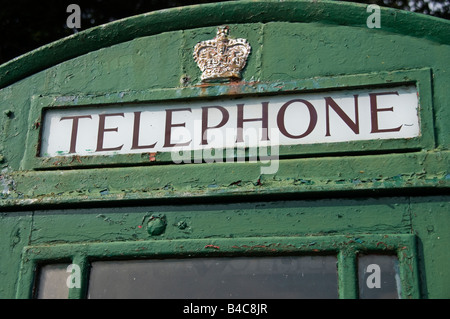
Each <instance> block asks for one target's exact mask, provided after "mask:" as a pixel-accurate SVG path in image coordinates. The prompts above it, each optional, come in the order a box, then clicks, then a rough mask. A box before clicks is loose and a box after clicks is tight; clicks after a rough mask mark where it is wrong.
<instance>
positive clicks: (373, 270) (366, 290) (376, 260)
mask: <svg viewBox="0 0 450 319" xmlns="http://www.w3.org/2000/svg"><path fill="white" fill-rule="evenodd" d="M358 278H359V297H360V298H361V299H399V298H400V276H399V265H398V258H397V256H393V255H375V254H373V255H361V256H359V258H358Z"/></svg>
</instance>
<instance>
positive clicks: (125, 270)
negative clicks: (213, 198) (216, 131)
mask: <svg viewBox="0 0 450 319" xmlns="http://www.w3.org/2000/svg"><path fill="white" fill-rule="evenodd" d="M91 266H92V268H91V274H90V280H89V298H161V299H162V298H180V299H182V298H183V299H185V298H214V299H225V298H337V297H338V289H337V267H336V257H335V256H313V257H311V256H301V257H221V258H189V259H163V260H133V261H99V262H93V263H92V265H91Z"/></svg>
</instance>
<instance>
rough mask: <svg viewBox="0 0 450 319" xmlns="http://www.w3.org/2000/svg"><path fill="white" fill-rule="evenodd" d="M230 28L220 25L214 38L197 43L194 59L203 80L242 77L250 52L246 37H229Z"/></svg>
mask: <svg viewBox="0 0 450 319" xmlns="http://www.w3.org/2000/svg"><path fill="white" fill-rule="evenodd" d="M228 33H229V28H228V27H227V26H225V27H219V28H218V30H217V35H216V37H215V38H214V39H212V40H207V41H202V42H199V43H197V45H196V46H195V48H194V60H195V62H197V64H198V66H199V68H200V70H201V71H202V72H203V73H202V77H201V79H202V81H204V82H208V81H215V80H218V81H220V80H229V79H240V78H241V71H242V69H243V68H244V67H245V64H246V63H247V57H248V55H249V54H250V50H251V47H250V44H248V42H247V40H246V39H230V38H228Z"/></svg>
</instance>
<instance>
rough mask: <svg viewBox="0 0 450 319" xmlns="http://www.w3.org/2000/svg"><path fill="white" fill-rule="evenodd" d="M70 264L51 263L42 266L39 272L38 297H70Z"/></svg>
mask: <svg viewBox="0 0 450 319" xmlns="http://www.w3.org/2000/svg"><path fill="white" fill-rule="evenodd" d="M68 266H69V264H51V265H45V266H42V267H41V269H40V273H39V281H38V286H37V298H38V299H67V298H68V297H69V287H68V286H67V283H66V282H67V278H68V277H69V276H70V273H68V272H67V267H68Z"/></svg>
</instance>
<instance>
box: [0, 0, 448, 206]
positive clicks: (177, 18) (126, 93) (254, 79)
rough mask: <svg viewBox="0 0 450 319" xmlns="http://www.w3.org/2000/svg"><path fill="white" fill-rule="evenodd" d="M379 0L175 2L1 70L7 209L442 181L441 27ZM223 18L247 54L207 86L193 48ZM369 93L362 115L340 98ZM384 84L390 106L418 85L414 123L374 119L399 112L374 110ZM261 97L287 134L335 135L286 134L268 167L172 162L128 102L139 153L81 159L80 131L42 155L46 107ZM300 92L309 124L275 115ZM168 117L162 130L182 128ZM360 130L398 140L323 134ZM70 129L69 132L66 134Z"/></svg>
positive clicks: (438, 184) (442, 184) (414, 188)
mask: <svg viewBox="0 0 450 319" xmlns="http://www.w3.org/2000/svg"><path fill="white" fill-rule="evenodd" d="M377 8H379V7H376V8H374V7H369V6H368V5H366V4H355V3H348V2H340V1H230V2H222V3H211V4H203V5H194V6H186V7H179V8H173V9H167V10H161V11H156V12H150V13H146V14H141V15H138V16H133V17H129V18H126V19H121V20H118V21H115V22H111V23H108V24H105V25H101V26H98V27H95V28H92V29H88V30H85V31H82V32H79V33H77V34H74V35H72V36H69V37H67V38H64V39H62V40H59V41H56V42H53V43H51V44H48V45H45V46H43V47H41V48H39V49H36V50H34V51H31V52H29V53H27V54H24V55H22V56H20V57H17V58H15V59H13V60H11V61H9V62H7V63H5V64H3V65H1V66H0V101H2V103H1V105H2V113H1V118H0V123H1V124H2V126H1V128H2V136H1V137H0V143H1V144H0V161H1V164H0V165H1V166H2V173H1V184H2V188H1V190H2V194H1V199H0V203H1V206H10V207H13V206H14V207H29V206H30V205H40V204H43V205H51V204H55V203H58V204H64V203H66V204H71V203H80V202H86V203H95V202H97V203H98V202H105V201H108V202H114V201H122V200H130V201H133V200H136V201H140V200H143V199H171V198H184V199H186V200H187V199H190V198H199V197H205V198H206V197H207V198H216V197H223V196H228V195H233V196H235V195H236V196H238V197H239V196H253V195H257V196H269V195H271V194H275V193H276V194H277V195H279V194H286V195H292V194H296V195H295V196H298V194H302V195H304V196H312V195H313V194H314V196H316V195H317V194H327V195H326V196H330V194H333V193H336V194H342V192H347V191H361V192H370V193H371V194H372V193H373V192H374V191H380V192H388V193H389V192H390V191H391V190H392V189H398V190H399V191H400V192H402V191H403V192H406V191H408V192H418V193H421V194H423V192H424V191H425V190H429V191H433V192H440V191H444V190H448V187H449V183H450V173H449V171H448V160H449V152H448V148H449V146H450V134H449V133H450V132H449V131H450V126H449V125H448V122H449V120H450V107H449V102H448V101H449V99H448V97H447V94H448V92H449V91H450V87H449V82H448V79H449V70H448V61H449V60H450V46H449V44H450V37H449V34H450V22H449V21H446V20H443V19H438V18H435V17H430V16H425V15H422V14H416V13H411V12H406V11H400V10H395V9H389V8H383V7H381V8H379V9H380V10H379V11H377V10H378V9H377ZM378 13H379V15H378ZM371 15H375V16H372V17H371ZM373 19H375V20H373ZM374 21H376V22H377V23H378V24H377V23H375V24H374V23H373V22H374ZM224 26H227V27H228V32H229V37H230V39H240V41H244V42H245V43H248V44H249V46H250V47H251V50H250V51H249V52H247V53H249V55H248V59H247V60H246V62H245V63H244V64H245V66H244V67H243V69H242V73H241V77H240V78H231V79H230V80H229V81H227V80H225V81H204V78H202V77H203V76H205V75H202V71H201V70H200V68H199V66H198V65H197V63H196V61H195V59H194V57H193V54H194V49H195V47H196V45H197V44H199V43H201V42H202V41H208V40H212V39H213V38H214V37H216V34H217V32H218V29H219V30H220V27H224ZM336 92H337V93H336ZM339 92H343V93H342V94H343V95H342V96H341V95H339V94H341V93H339ZM292 94H293V95H292ZM302 94H306V95H305V96H304V95H302ZM308 94H312V95H311V97H310V96H309V95H308ZM314 94H319V95H320V94H322V95H320V98H321V99H322V101H323V103H325V104H324V105H325V107H326V112H327V113H326V114H325V113H323V114H325V115H323V114H321V113H319V114H318V115H317V114H313V113H314V112H316V111H315V110H313V106H312V104H308V103H309V102H308V101H310V100H308V99H309V98H313V96H314ZM408 94H409V95H408ZM294 95H295V97H294ZM365 95H367V101H368V102H367V103H370V105H369V104H368V105H369V106H367V110H368V111H367V112H366V111H363V110H362V109H363V108H365V106H363V101H362V100H360V101H359V103H360V105H359V108H360V114H359V116H360V121H359V122H358V119H357V118H355V116H357V114H355V111H354V110H353V111H350V110H352V109H351V108H350V109H344V106H343V103H347V102H340V101H341V100H339V98H341V97H342V98H343V96H345V97H347V98H348V97H349V96H350V97H351V99H352V100H351V103H354V105H353V104H352V107H353V106H354V108H355V109H357V108H358V100H357V99H358V97H362V96H365ZM386 95H391V96H392V97H393V98H395V99H397V100H398V103H400V104H401V103H403V102H404V100H403V99H404V98H406V96H409V98H413V96H417V101H416V102H415V103H416V108H413V111H414V110H415V112H416V113H417V114H416V115H414V114H413V115H411V116H412V117H413V119H412V122H411V123H409V122H408V123H406V122H405V123H402V124H401V125H400V126H399V125H396V124H389V123H388V122H383V121H384V116H385V115H387V114H390V112H391V111H392V110H390V109H389V107H395V106H393V105H387V104H386V105H382V103H384V102H382V101H384V100H383V99H384V98H385V96H386ZM290 96H292V97H291V98H289V97H290ZM262 97H277V98H280V99H282V98H283V97H286V100H285V101H282V102H280V103H281V104H282V103H285V104H284V107H281V110H282V111H279V112H278V122H277V123H278V125H279V126H280V127H279V128H280V131H281V133H282V134H284V135H285V136H284V137H285V138H287V139H289V138H291V139H301V138H303V137H304V136H305V135H308V134H310V133H311V132H312V131H313V129H314V127H313V126H317V130H318V129H319V126H320V127H321V128H320V129H321V130H323V132H324V134H322V135H324V138H328V137H330V140H326V139H323V140H318V141H316V142H314V141H312V142H308V143H304V144H303V143H287V144H286V145H284V144H283V143H282V145H281V146H280V149H279V154H277V156H279V159H280V162H279V163H277V165H278V166H277V168H276V170H275V171H273V172H269V173H264V172H262V171H261V165H262V166H264V165H266V166H267V165H268V164H267V160H266V162H263V161H262V160H261V159H262V158H259V160H261V161H257V162H256V163H250V162H248V161H247V162H245V161H244V162H242V163H241V162H238V161H236V160H235V161H234V162H233V163H226V162H225V161H224V162H223V163H213V164H210V163H205V161H203V164H197V163H196V162H195V161H194V162H192V164H186V163H184V164H183V165H178V164H175V163H174V160H173V157H171V155H170V154H169V153H168V152H165V151H158V150H157V151H154V150H153V149H152V148H151V147H148V148H147V149H145V147H144V146H145V145H147V146H148V145H149V143H150V141H146V140H144V138H141V140H139V136H137V135H138V134H139V133H136V132H139V128H138V129H137V131H136V123H139V121H140V120H141V121H144V120H145V119H144V118H142V119H141V118H140V117H138V116H140V114H141V113H140V112H137V111H134V116H135V117H134V121H135V122H134V123H135V126H134V129H135V130H134V133H133V134H134V135H130V143H131V142H132V143H133V145H132V147H131V149H133V150H136V149H139V150H140V149H142V151H136V152H130V153H129V154H123V153H117V154H115V153H114V154H113V153H111V154H110V153H107V154H106V153H105V154H104V155H98V154H94V155H96V156H89V155H86V154H84V153H77V152H76V151H75V144H74V143H75V142H76V140H74V139H72V140H71V143H72V144H70V150H67V151H66V154H59V153H57V152H56V153H54V154H53V155H52V154H51V155H49V156H45V154H44V153H45V152H44V151H42V147H43V144H45V143H44V141H43V136H44V135H45V134H46V132H45V129H48V128H47V126H46V125H47V124H46V122H45V116H46V114H47V115H49V116H50V115H52V114H56V113H55V112H54V111H55V110H56V111H57V110H67V109H77V108H80V109H88V108H97V107H100V108H106V109H107V108H108V107H113V108H117V107H120V106H121V105H125V106H129V105H141V104H142V103H144V104H145V103H148V104H151V105H154V104H155V103H156V104H158V105H166V104H167V103H175V104H176V103H184V102H190V103H193V105H194V106H193V107H198V108H200V107H205V106H217V105H218V104H217V103H219V102H217V101H218V99H220V101H226V100H227V99H228V100H229V99H235V98H240V99H243V100H242V101H244V102H242V103H241V104H244V103H247V102H246V101H247V100H246V99H251V98H253V99H259V100H258V103H259V105H260V106H261V105H262V106H263V107H264V105H265V104H264V103H266V104H267V105H268V108H269V110H270V109H271V103H272V102H271V101H269V100H268V99H267V100H264V99H263V98H262ZM397 100H395V101H397ZM299 101H300V103H303V105H302V107H303V108H304V109H305V111H309V116H311V118H310V120H309V121H310V122H309V126H308V127H307V128H305V130H303V131H297V132H293V129H292V128H291V127H287V126H286V125H287V124H286V123H284V122H283V120H285V119H287V118H288V117H289V114H291V113H289V112H291V111H292V112H294V111H293V109H294V107H292V108H291V107H290V106H291V104H292V103H299ZM301 101H306V102H301ZM342 101H343V100H342ZM348 101H350V100H348ZM223 103H228V102H223ZM239 103H240V102H237V104H238V105H239ZM261 103H262V104H261ZM311 103H312V102H311ZM349 103H350V102H349ZM376 103H378V105H377V104H376ZM386 103H388V102H386ZM389 103H391V102H389ZM234 104H235V105H234V106H236V103H234ZM195 105H196V106H195ZM305 106H306V107H305ZM288 107H289V109H288ZM299 107H300V106H299ZM238 108H239V106H238ZM114 110H116V109H114ZM218 110H219V108H217V107H216V110H210V111H211V114H212V112H213V111H218ZM52 112H53V113H52ZM114 112H115V113H114ZM114 112H113V113H114V114H116V113H117V112H116V111H114ZM206 112H207V111H206ZM224 112H225V111H223V109H222V116H223V115H224V114H225V113H224ZM324 112H325V111H324ZM364 112H366V113H364ZM166 113H167V112H166ZM61 114H62V113H61ZM119 114H121V113H119ZM203 114H205V113H203ZM280 114H281V115H280ZM307 114H308V113H307ZM171 115H172V113H171ZM207 115H208V114H207V113H206V116H207ZM313 115H314V116H313ZM316 115H317V116H316ZM52 116H53V115H52ZM55 116H56V115H55ZM86 116H88V115H85V118H87V117H86ZM173 116H174V118H173V119H172V118H171V120H172V121H173V122H172V123H169V124H170V125H172V126H170V125H169V128H175V127H177V126H182V124H180V123H181V122H177V121H178V120H176V119H175V118H176V117H175V115H173ZM332 116H334V119H332ZM401 116H403V115H401ZM414 116H416V119H414ZM122 117H123V116H122ZM230 117H231V115H230ZM63 119H69V120H66V121H62V120H63ZM200 119H201V116H200ZM254 119H255V118H254ZM280 119H281V120H280ZM108 120H109V119H106V121H108ZM222 120H224V117H222ZM241 120H242V117H241ZM313 120H314V121H315V122H314V123H313V122H312V121H313ZM59 121H60V122H63V123H65V124H71V125H72V128H74V127H76V126H77V125H78V122H77V123H75V119H74V118H73V116H72V117H70V115H67V116H65V117H63V116H62V115H61V117H60V120H59ZM77 121H78V120H77ZM79 121H80V123H81V122H83V123H84V122H87V120H86V121H83V120H82V119H81V118H80V119H79ZM102 121H103V122H102ZM167 121H168V120H167V119H166V133H167ZM244 121H245V120H244ZM256 121H257V120H255V122H256ZM320 121H322V122H320ZM333 121H335V122H333ZM414 121H416V122H417V123H415V122H414ZM169 122H170V121H169ZM212 122H213V120H211V122H209V124H208V122H207V123H206V124H205V127H206V128H207V129H210V128H211V129H212V128H213V127H214V126H220V125H219V123H218V122H220V121H217V122H215V123H212ZM248 122H250V121H247V122H246V124H247V123H248ZM413 122H414V123H413ZM101 123H103V124H101ZM106 123H108V122H106ZM238 123H239V118H238ZM258 123H261V121H260V122H258ZM316 124H317V125H316ZM80 125H81V124H80ZM99 125H100V128H99V130H100V131H101V133H102V136H113V134H114V133H113V132H114V129H115V128H114V127H112V126H108V125H111V124H105V117H103V119H102V118H101V117H100V124H99ZM102 125H103V126H102ZM105 125H106V126H105ZM249 125H250V124H249ZM364 125H366V126H367V127H368V130H369V131H367V134H369V135H370V134H373V133H381V134H384V133H386V132H387V131H390V133H392V134H393V135H392V136H390V137H386V138H379V137H378V136H376V137H370V136H369V135H368V136H369V137H367V138H364V139H358V138H354V139H350V140H346V139H345V138H341V139H340V137H336V139H331V137H333V138H334V136H333V134H335V132H336V130H338V127H343V128H344V129H345V130H347V131H349V132H350V133H351V134H354V135H358V136H359V134H361V135H362V134H363V133H361V132H362V131H363V130H364V129H365V128H364ZM413 125H416V126H417V131H416V133H411V135H408V134H409V133H408V134H406V135H402V136H400V135H399V136H398V137H397V136H395V135H394V133H396V132H397V131H400V127H402V130H403V128H405V130H406V129H407V127H409V126H413ZM396 129H397V131H396ZM120 130H121V129H119V131H120ZM301 133H303V134H301ZM325 133H326V134H325ZM54 134H58V132H56V131H55V133H54ZM130 134H131V133H130ZM380 136H381V135H380ZM72 137H75V139H76V138H77V136H76V135H74V133H73V131H72ZM131 137H132V138H133V140H132V141H131ZM166 137H167V135H166ZM101 143H104V144H101ZM106 144H107V142H106V140H105V141H103V140H102V141H100V138H98V139H97V146H98V145H101V146H102V147H97V149H100V150H107V149H108V147H107V146H105V145H106ZM161 144H162V141H161ZM166 144H167V141H166ZM169 144H170V143H169ZM111 145H112V144H111ZM143 145H144V146H143ZM109 149H113V148H109ZM60 155H65V156H60ZM246 156H249V154H247V153H246ZM261 163H262V164H261ZM229 198H231V197H229ZM241 198H242V197H241Z"/></svg>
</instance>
